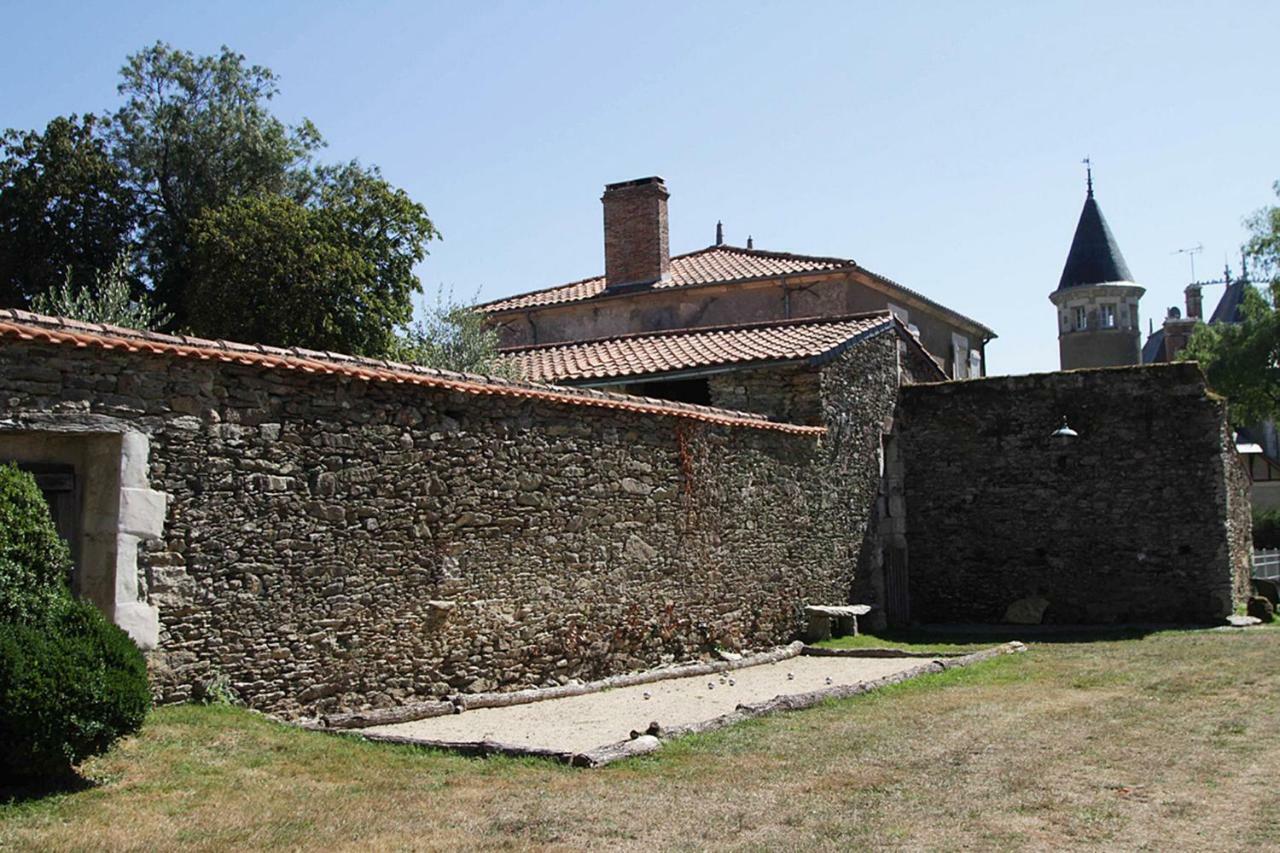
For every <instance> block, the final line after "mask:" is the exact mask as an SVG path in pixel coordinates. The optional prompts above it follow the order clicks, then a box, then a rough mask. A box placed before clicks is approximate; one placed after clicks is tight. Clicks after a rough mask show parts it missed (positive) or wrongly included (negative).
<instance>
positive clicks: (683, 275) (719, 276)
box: [477, 245, 996, 338]
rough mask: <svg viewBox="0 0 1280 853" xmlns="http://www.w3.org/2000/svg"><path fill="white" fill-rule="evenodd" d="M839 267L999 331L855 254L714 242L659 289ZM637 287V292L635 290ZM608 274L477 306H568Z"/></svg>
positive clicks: (489, 310)
mask: <svg viewBox="0 0 1280 853" xmlns="http://www.w3.org/2000/svg"><path fill="white" fill-rule="evenodd" d="M836 270H860V271H861V272H863V273H864V274H866V275H869V276H871V277H872V278H875V279H876V280H878V281H880V282H883V283H885V284H887V285H889V286H891V287H893V288H896V289H898V290H901V291H903V292H904V293H907V294H910V295H911V296H913V297H915V298H916V299H918V300H920V301H921V302H923V303H925V304H927V305H930V306H932V307H934V308H937V309H938V310H940V311H942V312H943V313H945V314H948V315H950V316H952V317H955V318H957V319H959V320H961V321H963V322H965V323H967V324H969V325H971V326H974V327H975V328H977V329H979V330H981V331H982V332H983V333H985V334H987V335H989V336H990V337H992V338H994V337H995V336H996V335H995V332H993V331H992V330H991V329H989V328H987V327H986V326H984V325H982V324H981V323H979V322H978V321H977V320H974V319H972V318H970V317H966V316H965V315H963V314H961V313H960V312H958V311H954V310H952V309H950V308H948V307H946V306H945V305H941V304H939V303H937V302H934V301H933V300H932V299H930V298H928V297H927V296H925V295H924V294H921V293H918V292H916V291H914V290H912V289H911V288H909V287H905V286H904V285H902V284H899V283H898V282H896V281H894V280H893V279H890V278H886V277H885V276H882V275H879V274H877V273H873V272H871V270H868V269H866V268H865V267H861V266H859V265H858V263H857V262H856V261H853V260H850V259H849V258H832V257H823V256H819V255H795V254H791V253H788V252H769V251H765V250H763V249H745V248H742V247H740V246H728V245H717V246H708V247H707V248H705V249H699V250H697V251H695V252H689V253H687V254H683V255H675V256H673V257H672V258H671V277H670V278H669V279H667V280H665V281H660V282H657V283H656V284H654V285H653V289H655V290H662V289H667V288H678V287H697V286H700V285H707V284H729V283H733V282H739V281H751V280H753V279H767V278H774V277H777V276H783V275H795V274H800V273H821V272H830V271H836ZM630 292H634V291H630ZM605 295H606V293H605V281H604V276H596V277H594V278H585V279H582V280H581V281H575V282H570V283H569V284H562V285H559V286H557V287H549V288H545V289H543V290H534V291H531V292H529V293H522V294H518V295H516V296H511V297H508V298H505V299H498V300H494V301H493V302H486V303H484V304H483V305H479V306H477V309H478V310H480V311H483V312H484V313H486V314H497V313H501V312H503V311H520V310H526V309H529V308H540V307H543V306H546V305H562V304H567V303H570V302H582V301H585V300H588V299H596V298H600V297H602V296H605Z"/></svg>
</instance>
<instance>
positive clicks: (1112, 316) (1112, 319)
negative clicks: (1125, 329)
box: [1098, 305, 1116, 329]
mask: <svg viewBox="0 0 1280 853" xmlns="http://www.w3.org/2000/svg"><path fill="white" fill-rule="evenodd" d="M1098 325H1099V326H1101V327H1102V328H1104V329H1114V328H1115V327H1116V306H1114V305H1099V306H1098Z"/></svg>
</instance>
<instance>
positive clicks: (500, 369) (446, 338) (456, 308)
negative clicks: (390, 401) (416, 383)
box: [391, 288, 519, 379]
mask: <svg viewBox="0 0 1280 853" xmlns="http://www.w3.org/2000/svg"><path fill="white" fill-rule="evenodd" d="M391 357H392V358H394V359H396V360H398V361H403V362H407V363H409V364H420V365H422V366H424V367H434V368H436V369H437V370H452V371H455V372H457V373H483V374H487V375H490V376H501V377H505V378H507V379H518V378H519V373H518V371H517V370H516V369H515V367H514V366H513V365H512V364H510V363H509V362H506V361H503V360H502V358H501V357H500V355H499V353H498V333H497V332H496V331H494V330H493V329H492V328H490V327H489V326H486V325H485V322H484V315H483V314H481V313H480V312H478V311H476V310H475V307H474V305H473V304H470V303H463V302H457V301H455V300H454V298H453V294H452V293H446V292H445V290H444V289H443V288H441V289H440V290H438V291H437V292H436V301H435V305H432V306H429V307H428V308H427V309H426V310H425V311H424V316H423V319H421V320H419V321H417V322H415V323H413V324H412V325H411V326H409V327H408V328H407V329H405V331H404V334H403V336H402V337H401V338H400V340H399V342H398V343H397V346H396V348H395V349H394V350H393V351H392V355H391Z"/></svg>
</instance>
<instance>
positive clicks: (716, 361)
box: [503, 311, 910, 382]
mask: <svg viewBox="0 0 1280 853" xmlns="http://www.w3.org/2000/svg"><path fill="white" fill-rule="evenodd" d="M895 326H900V324H898V323H897V321H895V320H894V319H893V317H892V315H890V314H889V312H888V311H880V312H876V313H874V314H858V315H853V316H849V317H839V318H815V319H802V320H787V321H782V322H777V321H775V322H769V323H752V324H748V325H740V326H716V327H703V328H695V329H676V330H671V331H666V332H647V333H643V334H638V335H625V336H622V337H616V338H603V339H599V340H593V341H577V342H573V343H560V344H546V345H542V346H534V347H513V348H511V349H508V350H504V353H503V354H504V357H506V358H507V359H508V360H510V361H511V362H513V363H514V364H515V365H516V366H517V368H518V369H519V370H520V372H521V374H522V375H523V376H524V377H525V378H526V379H528V380H530V381H532V382H585V381H590V380H593V379H613V378H622V377H627V376H642V375H654V374H663V373H675V372H678V371H684V370H694V369H698V368H710V367H722V366H727V365H744V364H756V363H768V362H779V361H799V360H803V359H821V358H823V357H826V356H831V355H833V354H836V353H838V352H842V351H843V349H844V347H846V346H848V345H849V344H850V343H853V342H855V341H858V340H862V339H863V338H865V337H868V336H870V335H874V334H879V333H880V332H884V331H888V330H890V329H893V328H895ZM903 332H904V334H908V335H909V334H910V333H909V332H905V330H903Z"/></svg>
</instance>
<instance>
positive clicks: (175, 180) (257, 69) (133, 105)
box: [110, 42, 324, 332]
mask: <svg viewBox="0 0 1280 853" xmlns="http://www.w3.org/2000/svg"><path fill="white" fill-rule="evenodd" d="M120 74H121V78H122V80H121V83H120V85H119V87H118V90H119V92H120V94H121V96H122V97H123V98H124V104H123V105H122V106H121V107H120V108H119V109H118V110H116V112H115V113H114V114H113V115H112V117H111V127H110V139H111V148H112V154H113V156H114V157H115V159H116V162H117V163H118V164H119V167H120V169H121V170H122V171H123V172H125V173H126V174H127V175H128V176H129V181H130V185H131V187H132V189H133V192H134V194H135V197H136V198H137V200H138V203H139V207H140V210H141V225H142V240H141V249H142V260H143V262H144V264H145V267H146V270H147V272H148V274H149V276H150V278H151V281H152V284H153V286H154V289H155V293H156V296H157V298H158V299H159V301H160V302H161V303H163V304H164V305H166V306H168V307H170V308H171V310H173V311H174V314H175V317H174V320H175V323H176V324H177V325H183V324H184V323H185V321H186V319H187V318H186V316H185V306H186V300H185V299H184V298H183V291H184V289H185V286H186V283H187V282H188V281H189V280H190V278H191V269H190V253H191V247H192V227H193V225H194V223H195V222H196V220H197V219H199V218H200V217H201V216H203V215H204V214H205V213H206V212H207V211H209V210H212V209H215V208H218V207H220V206H222V205H224V204H227V203H229V202H231V201H232V200H233V199H236V198H238V197H241V196H248V195H252V196H258V195H280V196H294V197H297V196H298V195H300V194H302V193H305V192H306V190H307V188H308V184H309V181H308V180H307V178H308V171H307V167H308V165H309V163H310V158H311V155H312V152H314V151H316V150H317V149H319V148H320V147H322V146H323V144H324V142H323V140H322V139H321V137H320V134H319V132H318V131H317V130H316V128H315V126H314V125H312V124H311V122H309V121H305V120H304V121H303V122H302V123H301V124H299V125H297V126H294V127H290V126H288V125H286V124H284V123H283V122H281V121H280V120H279V119H277V118H276V117H275V116H274V115H272V113H271V111H270V109H269V102H270V101H271V99H272V98H273V97H275V95H276V94H277V91H278V85H277V78H276V76H275V74H273V73H272V72H271V71H270V70H269V69H267V68H263V67H262V66H259V65H248V64H246V62H245V58H244V56H242V55H240V54H238V53H235V52H234V51H232V50H230V49H229V48H227V47H223V48H222V50H221V52H220V53H219V54H218V55H217V56H195V55H193V54H191V53H189V52H187V51H181V50H175V49H174V48H172V47H170V46H169V45H167V44H164V43H163V42H157V43H156V44H154V45H152V46H151V47H149V48H147V49H145V50H143V51H141V52H139V53H136V54H134V55H132V56H130V57H129V58H128V60H127V61H126V63H125V66H124V68H122V69H121V71H120ZM196 331H197V332H203V330H201V329H198V328H197V329H196Z"/></svg>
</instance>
